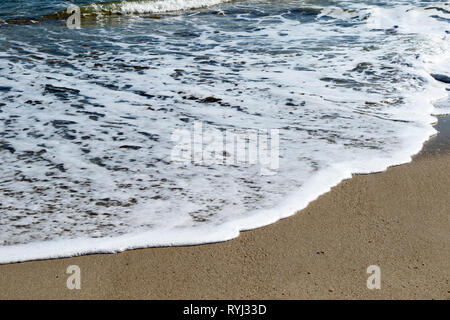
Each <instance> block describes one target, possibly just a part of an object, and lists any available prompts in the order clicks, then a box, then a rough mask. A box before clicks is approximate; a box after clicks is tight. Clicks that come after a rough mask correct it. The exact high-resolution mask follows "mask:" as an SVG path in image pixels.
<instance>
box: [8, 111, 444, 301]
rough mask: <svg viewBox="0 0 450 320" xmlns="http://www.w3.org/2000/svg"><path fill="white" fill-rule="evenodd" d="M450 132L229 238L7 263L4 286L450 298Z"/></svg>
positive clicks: (78, 293) (123, 292) (13, 291)
mask: <svg viewBox="0 0 450 320" xmlns="http://www.w3.org/2000/svg"><path fill="white" fill-rule="evenodd" d="M444 120H445V119H444ZM444 122H445V121H444ZM445 137H446V135H439V136H438V137H435V138H434V139H432V141H431V142H430V143H428V144H427V145H426V147H425V149H424V151H423V152H422V153H421V154H420V155H419V156H417V157H415V159H414V160H413V162H412V163H409V164H406V165H402V166H396V167H392V168H389V169H388V170H387V171H386V172H382V173H376V174H370V175H357V176H354V177H353V178H352V179H351V180H347V181H344V182H342V183H341V184H339V185H338V186H337V187H335V188H333V189H332V190H331V192H329V193H327V194H325V195H323V196H321V197H320V198H319V199H318V200H316V201H314V202H312V203H311V204H310V205H309V206H308V207H307V208H306V209H305V210H303V211H301V212H299V213H298V214H296V215H295V216H293V217H290V218H288V219H284V220H282V221H279V222H278V223H275V224H273V225H270V226H267V227H264V228H261V229H257V230H253V231H248V232H243V233H242V234H241V235H240V237H238V238H237V239H234V240H231V241H228V242H223V243H216V244H207V245H201V246H192V247H169V248H150V249H143V250H133V251H126V252H123V253H118V254H99V255H90V256H81V257H73V258H68V259H57V260H48V261H32V262H25V263H17V264H10V265H2V266H0V298H2V299H30V298H33V299H34V298H38V299H44V298H49V299H81V298H83V299H84V298H87V299H90V298H97V299H132V298H137V299H334V298H337V299H448V298H449V297H450V285H449V279H450V253H449V247H450V236H449V230H450V220H449V213H450V211H449V210H450V209H449V208H450V197H449V185H450V153H449V152H448V150H449V149H448V148H444V147H443V146H444V143H443V140H442V139H445ZM69 265H78V266H80V268H81V290H69V289H67V287H66V280H67V277H68V275H67V274H66V273H65V272H66V268H67V267H68V266H69ZM369 265H378V266H379V267H380V269H381V289H380V290H369V289H367V287H366V281H367V277H368V276H369V275H368V274H367V273H366V269H367V267H368V266H369Z"/></svg>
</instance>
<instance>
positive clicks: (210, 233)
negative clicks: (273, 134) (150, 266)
mask: <svg viewBox="0 0 450 320" xmlns="http://www.w3.org/2000/svg"><path fill="white" fill-rule="evenodd" d="M216 2H217V1H214V0H211V1H209V0H205V1H201V0H195V1H188V0H185V1H171V0H167V1H164V3H163V2H161V1H159V2H158V1H157V2H154V1H143V2H140V3H131V5H130V3H125V4H123V6H122V7H120V6H119V7H117V6H114V7H111V10H110V13H111V14H108V15H106V16H105V10H106V11H107V10H109V9H108V8H109V7H108V5H107V6H106V7H105V6H103V7H102V9H101V10H100V11H101V13H102V15H103V16H99V15H98V14H94V13H95V12H94V13H93V12H92V10H88V11H86V9H83V10H82V12H87V13H86V14H85V15H84V16H83V18H82V28H81V29H80V30H72V29H68V28H67V27H66V25H65V21H64V20H58V19H54V17H53V16H52V15H51V14H52V13H55V12H60V11H62V10H65V8H67V7H68V6H69V4H70V3H69V2H67V3H64V2H60V1H56V0H51V1H50V0H46V1H10V2H7V3H2V4H0V19H1V20H3V21H4V22H3V24H1V25H0V156H1V159H2V162H1V163H0V195H1V196H0V201H1V202H0V244H1V245H2V247H0V262H13V261H21V260H30V259H39V258H49V257H59V256H69V255H74V254H82V253H89V252H111V251H119V250H124V249H128V248H135V247H145V246H158V245H179V244H196V243H204V242H212V241H222V240H227V239H230V238H232V237H235V236H237V234H238V232H239V230H244V229H249V228H255V227H259V226H263V225H266V224H268V223H272V222H274V221H276V220H278V219H280V218H282V217H287V216H289V215H292V214H294V213H295V212H296V211H297V210H299V209H301V208H303V207H305V206H306V205H307V204H308V203H309V202H310V201H312V200H313V199H315V198H316V197H317V196H319V195H320V194H322V193H324V192H326V191H328V190H329V188H330V187H332V186H334V185H336V184H337V183H339V182H340V181H341V180H342V179H345V178H349V177H350V176H351V173H356V172H374V171H380V170H384V169H385V168H386V167H387V166H389V165H394V164H400V163H404V162H408V161H410V159H411V156H412V155H413V154H415V153H417V152H418V151H419V150H420V149H421V147H422V144H423V142H424V141H425V140H427V139H428V137H429V136H430V135H432V134H434V133H435V130H434V129H433V128H432V125H431V124H432V123H433V122H434V121H436V119H435V117H433V116H432V114H439V113H445V112H448V105H446V104H442V105H436V107H435V106H433V105H432V104H431V102H433V101H435V100H437V99H441V98H445V97H446V96H447V94H448V91H446V90H445V88H446V85H445V84H444V83H440V82H438V81H436V80H434V79H433V78H432V77H431V76H430V73H442V74H449V73H450V63H449V58H450V56H449V33H450V25H449V21H450V20H449V19H450V12H449V11H450V6H449V5H448V3H445V2H441V1H426V2H425V1H297V0H287V1H262V0H261V1H233V2H229V3H222V4H219V5H213V6H208V7H206V8H205V7H203V6H204V5H208V4H211V3H216ZM74 3H75V4H77V5H80V6H81V5H85V4H87V3H89V2H88V1H74ZM198 7H203V8H201V9H196V8H198ZM82 8H86V7H82ZM105 8H106V9H105ZM178 9H183V10H178ZM187 9H189V10H187ZM173 10H175V11H173ZM118 13H121V14H118ZM49 15H50V16H49ZM31 21H35V22H31ZM19 22H20V23H19ZM199 124H200V125H201V126H202V128H203V135H204V137H206V138H205V139H204V141H203V145H204V146H206V145H208V143H209V146H210V147H211V146H213V143H212V142H211V141H210V142H208V141H207V140H208V139H207V138H208V137H211V136H212V134H211V133H212V132H215V133H218V132H220V133H222V134H223V135H224V137H225V135H226V133H227V132H228V133H230V132H231V133H236V134H239V133H241V134H249V133H251V132H253V133H255V132H256V133H264V132H266V131H265V130H269V132H270V130H272V129H278V130H279V165H278V166H277V167H276V168H275V169H273V168H272V170H269V171H270V172H269V173H270V175H261V172H262V171H264V169H267V168H265V167H264V165H261V163H260V162H259V164H256V165H255V164H251V163H249V161H247V162H245V161H244V162H242V163H236V164H234V165H228V164H227V163H226V161H227V157H229V155H226V154H224V155H222V159H225V163H222V164H205V163H199V162H195V161H194V160H195V156H193V161H189V162H179V161H174V158H173V152H174V148H175V147H176V145H177V143H178V142H179V141H177V137H178V136H177V135H176V133H179V132H188V133H192V134H193V133H194V131H195V128H196V126H198V125H199ZM197 128H198V127H197ZM174 133H175V139H174ZM215 143H217V141H216V142H215ZM203 149H204V150H205V148H203ZM207 150H209V149H207ZM203 156H204V157H206V156H207V155H206V152H204V154H203ZM215 156H216V157H217V154H216V155H215Z"/></svg>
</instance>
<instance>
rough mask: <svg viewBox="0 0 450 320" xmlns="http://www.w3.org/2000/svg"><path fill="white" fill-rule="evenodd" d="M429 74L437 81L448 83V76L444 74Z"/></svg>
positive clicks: (449, 79) (449, 78)
mask: <svg viewBox="0 0 450 320" xmlns="http://www.w3.org/2000/svg"><path fill="white" fill-rule="evenodd" d="M431 76H432V77H433V78H434V79H436V80H437V81H440V82H444V83H450V77H449V76H446V75H444V74H439V73H432V74H431Z"/></svg>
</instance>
